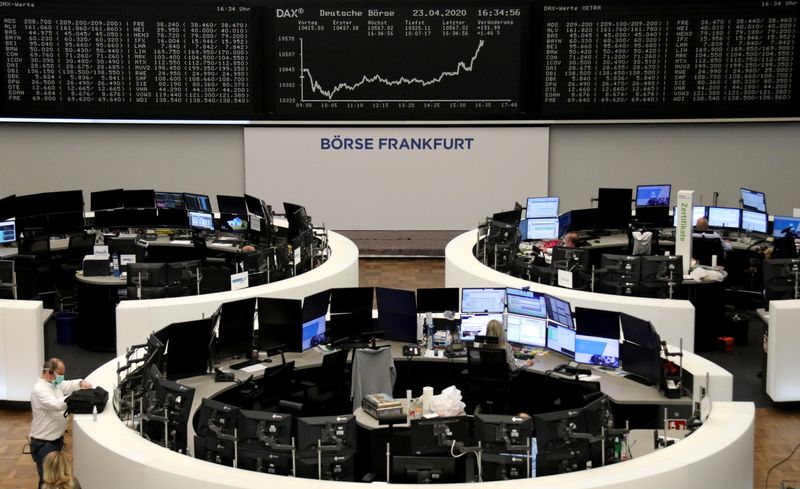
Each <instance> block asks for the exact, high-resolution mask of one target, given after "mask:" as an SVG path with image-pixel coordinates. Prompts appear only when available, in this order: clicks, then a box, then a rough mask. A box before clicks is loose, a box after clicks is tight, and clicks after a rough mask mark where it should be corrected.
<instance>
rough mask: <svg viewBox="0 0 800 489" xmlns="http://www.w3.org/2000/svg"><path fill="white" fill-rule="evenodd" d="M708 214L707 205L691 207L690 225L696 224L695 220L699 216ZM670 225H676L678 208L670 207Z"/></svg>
mask: <svg viewBox="0 0 800 489" xmlns="http://www.w3.org/2000/svg"><path fill="white" fill-rule="evenodd" d="M707 214H708V207H706V206H704V205H701V206H695V207H692V226H694V225H695V224H697V220H698V219H700V218H701V217H706V215H707ZM672 225H673V226H675V227H677V226H678V208H677V207H673V208H672Z"/></svg>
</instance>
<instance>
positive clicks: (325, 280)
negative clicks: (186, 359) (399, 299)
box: [117, 231, 358, 355]
mask: <svg viewBox="0 0 800 489" xmlns="http://www.w3.org/2000/svg"><path fill="white" fill-rule="evenodd" d="M328 246H329V247H330V256H329V258H328V260H327V261H326V262H325V263H323V264H322V265H320V266H319V267H317V268H315V269H313V270H310V271H308V272H305V273H303V274H301V275H298V276H296V277H292V278H289V279H285V280H280V281H278V282H273V283H269V284H264V285H259V286H256V287H249V288H247V289H241V290H234V291H229V292H218V293H215V294H203V295H196V296H190V297H175V298H169V299H146V300H140V301H122V302H120V304H119V305H118V306H117V355H122V354H124V353H125V350H126V349H127V347H129V346H131V345H136V344H139V343H141V342H142V338H146V337H147V335H149V334H150V333H151V332H152V331H157V330H159V329H161V328H163V327H165V326H167V325H169V324H171V323H174V322H178V321H190V320H193V319H201V318H202V317H206V316H209V315H211V314H213V313H214V311H216V310H217V308H218V307H219V306H220V304H222V303H223V302H230V301H235V300H239V299H247V298H250V297H276V298H280V299H303V298H304V297H307V296H309V295H313V294H316V293H317V292H321V291H323V290H327V289H331V288H335V287H358V248H357V247H356V245H355V244H354V243H353V242H352V241H350V240H349V239H347V238H345V237H344V236H342V235H341V234H337V233H334V232H330V231H328Z"/></svg>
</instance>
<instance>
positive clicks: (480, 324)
mask: <svg viewBox="0 0 800 489" xmlns="http://www.w3.org/2000/svg"><path fill="white" fill-rule="evenodd" d="M492 320H495V321H499V322H500V324H503V314H502V313H500V314H462V315H461V326H460V327H459V330H458V337H459V339H461V341H475V337H476V336H485V335H486V326H487V325H488V324H489V321H492Z"/></svg>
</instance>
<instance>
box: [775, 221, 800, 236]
mask: <svg viewBox="0 0 800 489" xmlns="http://www.w3.org/2000/svg"><path fill="white" fill-rule="evenodd" d="M786 232H788V233H789V234H791V235H794V237H795V238H797V237H800V217H791V216H775V218H774V220H773V222H772V235H773V236H774V237H776V238H780V237H782V236H784V235H785V234H784V233H786Z"/></svg>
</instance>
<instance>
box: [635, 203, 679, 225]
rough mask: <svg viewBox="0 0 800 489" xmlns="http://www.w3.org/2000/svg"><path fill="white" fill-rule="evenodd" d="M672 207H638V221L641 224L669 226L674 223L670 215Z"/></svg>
mask: <svg viewBox="0 0 800 489" xmlns="http://www.w3.org/2000/svg"><path fill="white" fill-rule="evenodd" d="M669 212H670V208H669V207H666V206H663V207H637V208H636V222H637V223H638V224H639V225H645V226H652V227H658V228H668V227H670V225H672V221H673V218H672V217H671V216H670V215H669Z"/></svg>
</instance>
